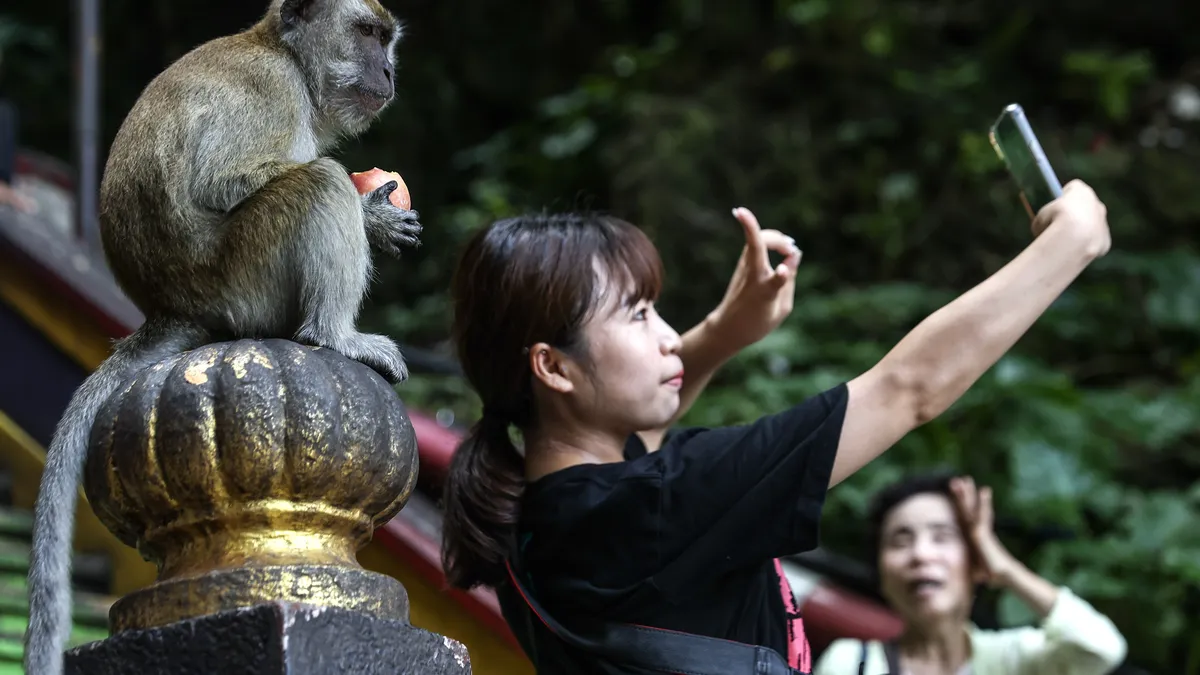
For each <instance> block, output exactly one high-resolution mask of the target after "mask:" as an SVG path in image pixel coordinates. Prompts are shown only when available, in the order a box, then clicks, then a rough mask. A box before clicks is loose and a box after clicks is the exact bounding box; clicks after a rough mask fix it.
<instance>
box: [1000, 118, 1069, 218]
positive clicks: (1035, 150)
mask: <svg viewBox="0 0 1200 675" xmlns="http://www.w3.org/2000/svg"><path fill="white" fill-rule="evenodd" d="M988 136H989V138H990V139H991V141H992V147H993V148H995V149H996V154H998V155H1000V159H1002V160H1004V163H1005V164H1006V165H1007V166H1008V172H1009V174H1011V175H1012V177H1013V180H1014V181H1016V183H1017V188H1018V189H1020V191H1021V198H1022V200H1023V201H1024V202H1025V208H1026V209H1027V210H1028V211H1029V215H1030V217H1033V216H1034V215H1036V214H1037V212H1038V211H1040V210H1041V208H1042V207H1043V206H1045V205H1046V204H1049V203H1050V202H1052V201H1054V200H1055V199H1057V198H1058V197H1060V196H1061V195H1062V184H1061V183H1059V182H1058V176H1056V175H1055V174H1054V169H1052V168H1051V167H1050V162H1049V161H1048V160H1047V159H1046V153H1045V152H1043V151H1042V145H1041V143H1039V142H1038V139H1037V136H1035V135H1034V134H1033V128H1032V127H1030V126H1029V120H1027V119H1026V118H1025V111H1024V110H1023V109H1022V108H1021V106H1020V105H1018V104H1016V103H1014V104H1012V105H1010V106H1008V107H1007V108H1005V109H1004V112H1002V113H1000V118H999V119H997V120H996V123H995V124H993V125H992V129H991V132H990V133H989V134H988Z"/></svg>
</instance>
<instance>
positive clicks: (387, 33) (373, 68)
mask: <svg viewBox="0 0 1200 675" xmlns="http://www.w3.org/2000/svg"><path fill="white" fill-rule="evenodd" d="M350 30H351V31H352V34H351V35H350V36H349V38H350V39H349V40H348V43H349V44H350V45H351V50H350V51H351V53H350V54H348V55H347V57H348V59H347V60H348V61H351V62H353V63H354V64H355V65H356V70H357V77H356V78H354V80H353V81H351V82H344V83H343V84H344V85H348V86H346V88H347V89H348V90H349V92H348V93H349V94H350V96H351V97H352V99H353V100H354V101H355V102H356V103H357V104H358V105H359V106H361V108H362V109H363V111H364V112H365V113H367V114H368V115H371V116H374V115H376V114H378V113H379V112H380V111H381V110H383V108H384V107H385V106H386V105H387V104H388V103H390V102H391V100H392V97H393V96H395V93H396V83H395V64H394V62H393V55H392V54H393V51H394V47H395V42H396V33H397V30H396V27H395V25H394V24H392V23H390V22H386V21H384V20H382V19H381V18H380V17H378V16H376V15H374V14H371V15H366V16H360V17H357V20H355V21H352V22H351V27H350Z"/></svg>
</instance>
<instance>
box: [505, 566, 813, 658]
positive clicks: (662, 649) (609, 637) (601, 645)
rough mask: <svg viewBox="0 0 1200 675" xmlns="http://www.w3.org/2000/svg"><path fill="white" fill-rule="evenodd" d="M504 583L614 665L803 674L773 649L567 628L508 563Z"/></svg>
mask: <svg viewBox="0 0 1200 675" xmlns="http://www.w3.org/2000/svg"><path fill="white" fill-rule="evenodd" d="M505 566H506V567H507V569H508V576H509V580H510V581H511V582H512V584H513V588H514V589H515V590H516V591H517V593H518V594H520V596H521V598H522V599H523V600H524V601H525V604H526V605H527V606H528V607H529V609H530V611H531V612H532V613H533V615H534V616H536V617H537V618H538V620H539V621H541V623H542V624H543V625H544V626H545V627H546V629H547V630H549V631H550V632H551V633H552V634H554V635H555V636H556V637H558V638H559V639H561V640H562V641H564V642H566V643H567V644H569V645H571V646H572V647H575V648H577V649H579V650H581V651H584V652H587V653H589V654H595V655H597V656H603V657H605V658H607V659H610V660H612V661H614V662H615V663H621V664H628V665H631V666H637V667H639V668H644V669H646V670H652V671H655V672H660V673H687V674H688V675H804V674H803V673H800V672H799V671H797V670H793V669H792V668H791V667H789V666H788V665H787V662H786V661H784V660H783V657H782V656H780V655H779V653H778V652H776V651H775V650H773V649H768V648H766V647H761V646H756V645H748V644H744V643H741V642H734V641H732V640H722V639H719V638H710V637H704V636H700V635H692V634H689V633H680V632H677V631H672V630H666V629H662V628H652V627H649V626H638V625H634V624H621V623H594V624H591V625H588V626H586V627H585V626H583V625H580V626H576V630H580V629H583V634H580V633H577V632H572V631H569V630H567V629H566V628H564V627H563V626H562V624H560V623H558V622H557V621H555V620H554V618H553V617H551V616H550V614H549V613H547V612H546V611H545V610H544V609H542V607H541V605H539V604H538V602H537V600H536V599H534V597H533V594H532V593H530V592H529V590H528V589H527V588H526V587H525V585H524V584H522V583H521V579H520V575H519V574H518V573H517V571H516V570H514V569H513V566H512V563H511V562H510V561H505Z"/></svg>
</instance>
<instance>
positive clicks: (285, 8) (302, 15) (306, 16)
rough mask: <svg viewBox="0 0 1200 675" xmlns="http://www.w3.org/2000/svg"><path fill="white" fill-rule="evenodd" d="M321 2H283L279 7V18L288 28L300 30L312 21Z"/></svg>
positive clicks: (317, 0)
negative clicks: (303, 25) (301, 26)
mask: <svg viewBox="0 0 1200 675" xmlns="http://www.w3.org/2000/svg"><path fill="white" fill-rule="evenodd" d="M320 4H321V0H283V3H281V4H280V5H279V18H280V20H281V21H283V25H284V26H286V27H288V28H298V27H299V26H300V25H301V24H305V23H308V22H309V21H312V19H313V17H314V16H315V15H316V13H317V8H318V7H319V6H320Z"/></svg>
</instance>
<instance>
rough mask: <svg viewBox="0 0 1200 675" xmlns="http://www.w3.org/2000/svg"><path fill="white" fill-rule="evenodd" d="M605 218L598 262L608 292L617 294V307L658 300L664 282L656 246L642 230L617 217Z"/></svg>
mask: <svg viewBox="0 0 1200 675" xmlns="http://www.w3.org/2000/svg"><path fill="white" fill-rule="evenodd" d="M605 220H606V224H607V225H609V227H608V228H607V231H606V234H607V235H608V236H607V237H606V238H607V241H606V242H605V246H604V247H603V248H602V249H601V251H600V256H599V257H600V260H599V263H600V266H601V268H602V273H603V274H604V275H605V277H606V278H607V280H608V285H609V291H610V292H612V291H615V292H617V293H619V294H620V298H619V300H620V302H619V305H620V306H629V305H633V304H636V303H638V302H640V301H642V300H649V301H655V300H658V297H659V295H660V294H661V293H662V284H663V267H662V259H661V258H660V257H659V255H658V249H657V248H655V246H654V244H653V243H652V242H651V241H650V238H649V237H647V236H646V233H645V232H643V231H642V230H641V229H639V228H637V227H634V226H633V225H631V224H629V223H627V222H625V221H622V220H618V219H616V218H606V219H605Z"/></svg>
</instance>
